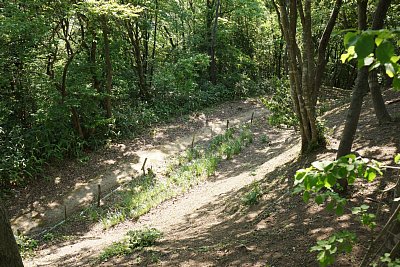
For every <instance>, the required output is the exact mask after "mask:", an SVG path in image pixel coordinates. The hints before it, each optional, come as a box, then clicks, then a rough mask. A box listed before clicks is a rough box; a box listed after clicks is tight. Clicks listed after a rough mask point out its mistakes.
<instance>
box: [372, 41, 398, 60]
mask: <svg viewBox="0 0 400 267" xmlns="http://www.w3.org/2000/svg"><path fill="white" fill-rule="evenodd" d="M375 54H376V58H377V59H378V60H379V61H380V62H381V63H388V62H390V58H391V57H393V55H394V47H393V45H392V43H391V42H388V41H385V42H383V43H382V44H381V45H380V46H378V47H377V48H376V51H375Z"/></svg>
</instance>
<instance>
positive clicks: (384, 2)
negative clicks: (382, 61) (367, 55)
mask: <svg viewBox="0 0 400 267" xmlns="http://www.w3.org/2000/svg"><path fill="white" fill-rule="evenodd" d="M390 3H391V0H381V1H379V3H378V6H377V8H376V11H375V15H374V20H373V22H372V29H373V30H379V29H382V28H383V25H384V21H385V18H386V14H387V11H388V9H389V6H390ZM368 82H369V90H370V92H371V97H372V101H373V103H374V110H375V114H376V118H377V119H378V122H379V124H383V123H388V122H390V121H392V118H391V117H390V115H389V112H388V111H387V109H386V106H385V101H384V100H383V97H382V92H381V88H380V86H379V83H378V72H377V71H376V70H373V71H371V72H370V74H369V77H368Z"/></svg>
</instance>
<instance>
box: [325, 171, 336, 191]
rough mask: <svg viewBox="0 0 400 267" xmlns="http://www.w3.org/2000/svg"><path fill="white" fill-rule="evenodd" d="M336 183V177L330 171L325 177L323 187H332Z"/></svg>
mask: <svg viewBox="0 0 400 267" xmlns="http://www.w3.org/2000/svg"><path fill="white" fill-rule="evenodd" d="M335 184H336V177H335V176H334V175H333V174H332V173H330V174H328V175H327V176H326V178H325V187H326V188H332V187H333V186H334V185H335Z"/></svg>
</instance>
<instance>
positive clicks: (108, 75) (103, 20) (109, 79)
mask: <svg viewBox="0 0 400 267" xmlns="http://www.w3.org/2000/svg"><path fill="white" fill-rule="evenodd" d="M101 26H102V30H103V40H104V58H105V63H106V66H105V67H106V93H107V95H106V97H105V99H104V100H105V108H106V113H107V118H111V117H112V107H111V95H112V64H111V55H110V39H109V36H108V35H109V32H110V30H109V28H108V21H107V17H106V16H102V17H101Z"/></svg>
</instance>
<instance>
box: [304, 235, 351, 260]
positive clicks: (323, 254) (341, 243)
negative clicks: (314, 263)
mask: <svg viewBox="0 0 400 267" xmlns="http://www.w3.org/2000/svg"><path fill="white" fill-rule="evenodd" d="M355 240H356V236H355V235H354V234H353V233H350V232H348V231H342V232H338V233H335V234H334V235H332V236H331V237H329V238H328V239H326V240H320V241H318V242H317V245H315V246H313V247H312V248H311V249H310V251H311V252H313V251H318V252H319V253H318V256H317V259H318V262H319V264H320V266H329V265H331V264H333V263H334V262H335V254H338V253H342V252H346V253H349V252H351V250H352V247H353V243H354V242H355Z"/></svg>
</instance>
